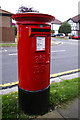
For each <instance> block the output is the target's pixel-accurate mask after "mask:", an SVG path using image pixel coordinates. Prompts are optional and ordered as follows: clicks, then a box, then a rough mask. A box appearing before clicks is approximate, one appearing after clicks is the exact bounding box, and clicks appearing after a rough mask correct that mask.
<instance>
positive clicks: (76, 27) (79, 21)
mask: <svg viewBox="0 0 80 120" xmlns="http://www.w3.org/2000/svg"><path fill="white" fill-rule="evenodd" d="M67 22H68V23H69V24H70V25H71V30H72V32H71V35H78V34H79V35H80V14H79V15H76V16H74V17H72V18H69V19H68V20H67Z"/></svg>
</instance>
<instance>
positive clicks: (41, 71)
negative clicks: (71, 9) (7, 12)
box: [13, 13, 54, 114]
mask: <svg viewBox="0 0 80 120" xmlns="http://www.w3.org/2000/svg"><path fill="white" fill-rule="evenodd" d="M13 19H15V20H16V21H17V24H18V78H19V87H18V88H19V105H20V106H21V107H22V108H23V110H24V111H26V112H28V113H29V114H39V113H43V112H46V111H48V108H49V89H50V44H51V25H50V22H51V21H52V20H53V19H54V17H53V16H51V15H47V14H41V13H19V14H15V15H13Z"/></svg>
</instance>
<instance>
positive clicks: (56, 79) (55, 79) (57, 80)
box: [50, 77, 63, 84]
mask: <svg viewBox="0 0 80 120" xmlns="http://www.w3.org/2000/svg"><path fill="white" fill-rule="evenodd" d="M61 81H63V80H62V79H60V78H59V77H57V78H51V79H50V84H51V83H55V82H61Z"/></svg>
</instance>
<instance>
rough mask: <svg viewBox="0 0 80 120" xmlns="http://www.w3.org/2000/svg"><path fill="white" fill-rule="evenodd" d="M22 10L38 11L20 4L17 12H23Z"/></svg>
mask: <svg viewBox="0 0 80 120" xmlns="http://www.w3.org/2000/svg"><path fill="white" fill-rule="evenodd" d="M24 12H39V11H37V10H34V9H33V7H30V8H29V7H27V6H21V7H19V9H18V12H17V13H24Z"/></svg>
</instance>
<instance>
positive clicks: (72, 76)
mask: <svg viewBox="0 0 80 120" xmlns="http://www.w3.org/2000/svg"><path fill="white" fill-rule="evenodd" d="M79 76H80V73H74V74H70V75H65V76H61V77H60V79H62V80H68V79H73V78H78V77H79Z"/></svg>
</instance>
